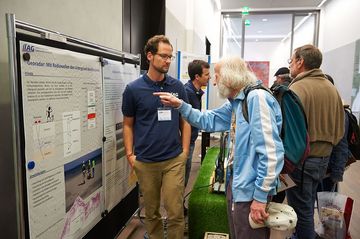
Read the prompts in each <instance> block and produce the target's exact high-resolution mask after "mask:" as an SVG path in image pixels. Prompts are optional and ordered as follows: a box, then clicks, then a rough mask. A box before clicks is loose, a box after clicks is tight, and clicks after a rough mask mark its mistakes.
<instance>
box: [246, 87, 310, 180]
mask: <svg viewBox="0 0 360 239" xmlns="http://www.w3.org/2000/svg"><path fill="white" fill-rule="evenodd" d="M254 89H263V90H266V91H267V92H269V93H270V94H272V95H273V96H274V98H275V99H276V100H277V101H278V102H279V105H280V107H281V114H282V118H283V123H282V127H281V132H280V137H281V139H282V141H283V145H284V150H285V155H284V167H283V169H282V172H281V173H291V172H292V171H294V169H295V168H296V167H297V166H298V165H302V166H303V165H304V161H305V159H306V158H307V156H308V154H309V152H310V139H309V134H308V131H307V129H308V126H307V120H306V115H305V112H304V108H303V106H302V103H301V101H300V99H299V97H298V96H297V95H296V94H295V92H293V91H292V90H290V89H289V88H288V87H287V86H284V85H277V86H275V87H272V88H271V91H270V90H269V89H268V88H266V87H265V86H263V85H262V84H258V85H254V86H248V87H246V88H245V89H244V94H245V98H244V101H243V103H242V109H243V115H244V118H245V120H246V121H247V122H249V116H248V108H247V96H248V94H249V93H250V91H251V90H254Z"/></svg>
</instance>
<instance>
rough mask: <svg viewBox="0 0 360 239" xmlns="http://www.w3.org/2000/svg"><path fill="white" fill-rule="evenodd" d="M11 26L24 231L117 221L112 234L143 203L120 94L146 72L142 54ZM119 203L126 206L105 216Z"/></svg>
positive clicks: (78, 231)
mask: <svg viewBox="0 0 360 239" xmlns="http://www.w3.org/2000/svg"><path fill="white" fill-rule="evenodd" d="M9 25H11V24H9ZM13 26H14V29H12V30H11V29H10V30H9V34H11V33H13V37H10V38H9V45H10V47H11V46H12V52H10V54H9V55H10V61H9V62H10V64H12V67H11V69H13V72H12V74H11V75H12V77H13V81H14V85H13V86H14V89H16V94H14V99H13V105H14V110H15V111H18V116H19V117H18V119H17V120H18V122H19V134H18V135H19V142H21V143H20V144H19V145H18V148H17V151H18V152H19V154H18V155H19V159H16V160H19V162H20V165H21V172H22V175H20V177H21V178H20V179H19V181H21V182H23V185H22V188H23V195H24V197H23V206H22V207H21V208H23V210H24V212H23V213H22V215H24V218H23V220H24V222H25V224H26V232H25V234H26V238H44V239H45V238H61V239H63V238H81V237H85V238H86V236H87V234H88V233H89V232H90V231H92V233H93V235H96V232H94V230H95V229H96V227H97V225H98V224H102V225H104V224H109V225H110V224H112V225H113V224H114V223H115V224H116V225H115V226H112V228H111V230H112V234H111V236H112V237H114V235H113V234H114V233H115V232H118V231H119V230H120V229H121V228H122V227H123V226H124V224H125V223H126V222H127V221H128V220H129V218H130V217H131V216H132V215H133V214H134V213H135V211H136V210H137V208H138V201H137V200H134V198H137V193H138V192H137V187H136V185H135V184H134V183H132V184H129V182H128V176H129V174H130V168H129V165H128V164H127V160H126V157H125V154H124V144H123V136H122V120H123V117H122V114H121V103H122V102H121V99H122V92H123V90H124V89H125V86H126V84H127V83H129V82H130V81H132V80H135V79H137V78H138V77H139V76H140V66H139V64H140V57H139V56H136V55H132V54H129V53H123V52H118V51H116V50H113V49H109V48H106V47H103V46H99V45H96V44H93V43H90V42H87V41H85V40H80V39H76V38H72V37H70V36H66V35H63V34H60V33H58V32H54V31H51V30H47V29H44V28H40V27H36V26H34V25H30V24H28V23H24V22H20V21H17V20H15V19H14V18H13ZM118 207H123V208H127V209H126V210H124V211H123V212H122V213H121V212H120V215H116V216H115V217H114V218H117V219H114V220H113V222H111V223H110V222H109V223H103V221H106V220H109V218H111V217H110V215H111V214H112V211H113V212H115V211H119V210H113V209H116V208H118ZM103 227H104V226H103ZM95 231H96V230H95ZM106 233H109V232H103V235H105V234H106ZM104 238H106V236H105V237H104Z"/></svg>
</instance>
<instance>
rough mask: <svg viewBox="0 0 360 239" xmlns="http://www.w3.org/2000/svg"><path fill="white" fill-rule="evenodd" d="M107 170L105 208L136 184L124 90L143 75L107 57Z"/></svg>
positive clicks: (105, 114) (105, 147)
mask: <svg viewBox="0 0 360 239" xmlns="http://www.w3.org/2000/svg"><path fill="white" fill-rule="evenodd" d="M135 66H136V65H135ZM103 69H104V77H103V82H104V137H105V139H106V140H105V142H104V170H105V173H104V175H105V178H104V181H105V208H106V210H108V211H110V210H111V209H112V208H113V207H114V206H115V205H116V204H118V203H119V202H120V201H121V200H122V199H123V198H124V197H125V196H126V195H127V194H128V193H129V192H130V191H131V190H132V189H133V188H134V187H135V184H134V183H132V184H131V183H130V182H129V181H128V179H129V175H130V173H131V172H130V166H129V164H128V162H127V159H126V154H125V147H124V140H123V136H122V135H123V114H122V112H121V104H122V92H124V90H125V86H126V85H127V84H128V83H129V82H131V81H132V80H134V79H136V78H138V77H139V75H140V67H134V65H133V64H128V63H121V62H118V61H113V60H110V59H104V68H103Z"/></svg>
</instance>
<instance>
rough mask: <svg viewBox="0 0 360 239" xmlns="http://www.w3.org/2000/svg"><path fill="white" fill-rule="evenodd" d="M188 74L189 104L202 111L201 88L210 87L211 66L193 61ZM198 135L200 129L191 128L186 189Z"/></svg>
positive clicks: (200, 61)
mask: <svg viewBox="0 0 360 239" xmlns="http://www.w3.org/2000/svg"><path fill="white" fill-rule="evenodd" d="M188 74H189V77H190V80H189V81H188V82H186V83H185V85H184V86H185V90H186V93H187V96H188V98H189V103H190V104H191V106H192V107H193V108H194V109H198V110H201V96H202V95H203V94H204V91H202V90H201V87H203V86H207V85H208V82H209V80H210V65H209V63H207V62H206V61H203V60H193V61H192V62H190V63H189V65H188ZM198 134H199V129H198V128H196V127H194V126H191V139H190V151H189V156H188V159H187V161H186V168H185V187H186V185H187V183H188V181H189V176H190V171H191V163H192V156H193V152H194V148H195V141H196V139H197V137H198Z"/></svg>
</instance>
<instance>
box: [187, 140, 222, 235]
mask: <svg viewBox="0 0 360 239" xmlns="http://www.w3.org/2000/svg"><path fill="white" fill-rule="evenodd" d="M218 153H219V148H218V147H213V148H210V149H208V151H207V152H206V156H205V158H204V160H203V162H202V165H201V168H200V171H199V175H198V177H197V179H196V182H195V184H194V187H193V191H192V192H191V195H190V198H189V224H188V225H189V226H188V228H189V238H190V239H203V238H204V234H205V232H207V231H209V232H223V233H229V227H228V220H227V214H226V198H225V194H219V193H209V186H208V185H209V184H210V177H211V175H212V173H213V171H214V169H215V161H216V158H217V155H218Z"/></svg>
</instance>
